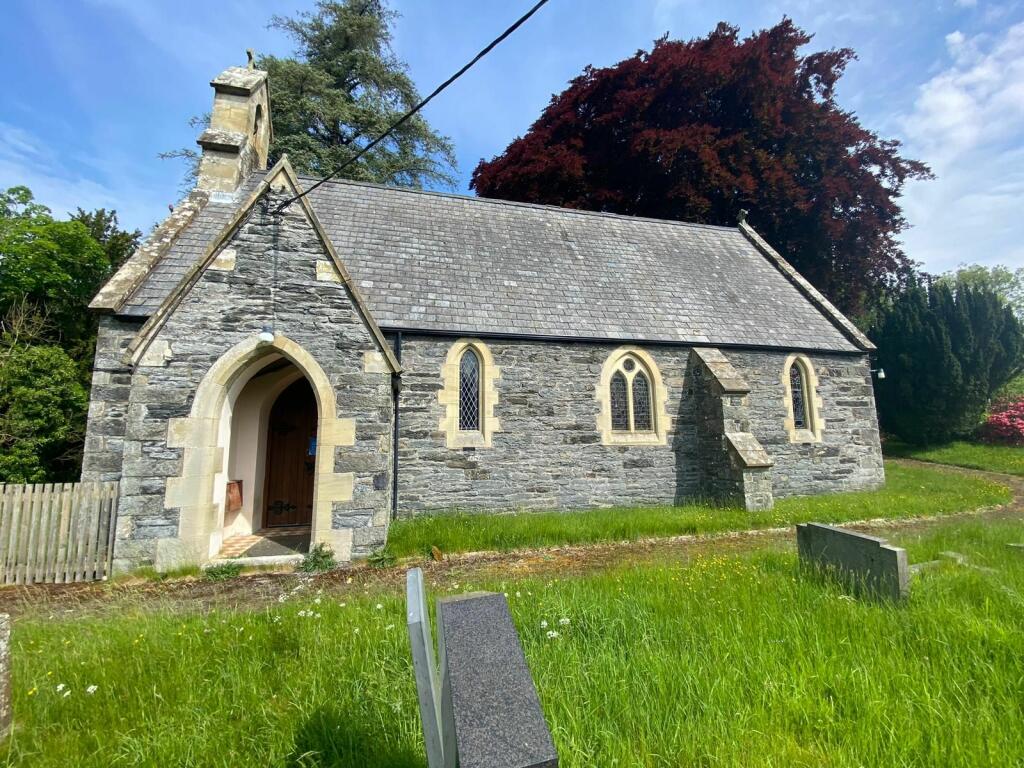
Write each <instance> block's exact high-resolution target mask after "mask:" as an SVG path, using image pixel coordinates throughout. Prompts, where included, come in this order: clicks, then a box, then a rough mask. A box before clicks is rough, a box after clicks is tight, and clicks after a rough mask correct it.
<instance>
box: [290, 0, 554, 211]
mask: <svg viewBox="0 0 1024 768" xmlns="http://www.w3.org/2000/svg"><path fill="white" fill-rule="evenodd" d="M547 3H548V0H540V1H539V2H538V3H536V4H535V5H534V6H533V7H532V8H530V10H528V11H527V12H526V13H524V14H523V15H522V16H520V17H519V19H518V20H517V21H516V22H515V23H514V24H512V26H510V27H509V28H508V29H506V30H505V31H504V32H502V33H501V34H500V35H498V36H497V37H496V38H494V40H492V41H491V42H490V43H489V44H488V45H487V47H486V48H484V49H483V50H481V51H480V53H478V54H477V55H476V56H474V57H473V59H472V60H471V61H470V62H469V63H468V64H466V65H465V66H464V67H462V69H460V70H459V71H458V72H456V73H455V74H454V75H452V76H451V77H449V78H448V79H447V80H445V81H444V82H443V83H441V84H440V85H439V86H437V88H435V89H434V90H433V91H431V92H430V94H429V95H428V96H427V97H426V98H425V99H423V100H422V101H420V102H419V104H417V105H416V106H415V107H413V108H412V109H410V110H409V111H408V112H406V113H405V114H404V115H402V116H401V117H400V118H398V119H397V120H396V121H395V122H393V123H392V124H391V125H390V126H388V128H387V130H386V131H384V133H382V134H381V135H380V136H378V137H377V138H376V139H374V140H373V141H371V142H370V143H369V144H367V145H366V146H364V147H363V148H362V149H360V150H359V151H358V152H356V154H354V155H353V156H352V157H350V158H349V159H348V160H346V161H345V162H344V163H342V164H341V165H340V166H338V167H337V168H335V169H334V171H332V172H331V173H329V174H328V175H326V176H324V177H323V178H322V179H320V180H319V181H318V182H316V183H315V184H313V185H312V186H311V187H308V188H307V189H305V190H303V191H302V192H300V193H299V194H297V195H295V196H294V197H290V198H288V199H287V200H285V201H284V202H283V203H281V204H280V205H279V206H277V208H275V209H274V213H280V212H281V211H283V210H284V209H285V208H287V207H288V206H289V205H291V204H292V203H294V202H295V201H296V200H298V199H299V198H301V197H305V196H306V195H308V194H309V193H310V192H312V191H313V190H314V189H316V188H317V187H319V186H320V185H321V184H324V183H326V182H328V181H330V180H331V179H333V178H334V177H335V176H337V175H338V174H339V173H341V172H342V171H343V170H345V169H346V168H348V166H350V165H352V164H353V163H354V162H356V161H357V160H358V159H359V158H360V157H362V156H363V155H365V154H366V153H367V152H369V151H370V150H371V149H373V148H374V147H375V146H377V145H378V144H380V143H381V142H382V141H384V139H386V138H387V137H388V136H390V135H391V133H392V132H393V131H394V130H395V129H396V128H399V127H401V126H402V124H404V123H405V122H406V121H408V120H409V119H410V118H412V117H413V116H414V115H415V114H416V113H417V112H419V111H420V110H421V109H423V108H424V107H425V106H427V104H429V103H430V101H431V99H433V98H434V97H435V96H437V95H438V94H439V93H441V91H443V90H444V89H445V88H447V87H448V86H449V85H451V84H452V83H454V82H455V81H456V80H458V79H459V78H460V77H462V76H463V75H464V74H465V73H466V72H467V71H468V70H469V69H470V68H471V67H472V66H473V65H474V64H476V63H477V62H478V61H480V59H482V58H483V57H484V56H486V55H487V54H488V53H490V52H491V51H492V50H494V49H495V48H496V47H497V46H498V45H499V44H500V43H501V42H502V41H503V40H504V39H505V38H506V37H508V36H509V35H511V34H512V33H513V32H515V31H516V30H517V29H519V27H521V26H523V24H525V23H526V22H527V20H528V19H529V18H530V17H531V16H533V14H535V13H536V12H537V11H539V10H540V9H541V8H542V7H543V6H544V5H547Z"/></svg>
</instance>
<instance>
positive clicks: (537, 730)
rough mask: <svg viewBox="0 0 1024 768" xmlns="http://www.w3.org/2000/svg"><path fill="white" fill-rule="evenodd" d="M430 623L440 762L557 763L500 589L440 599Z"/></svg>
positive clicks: (537, 767) (482, 766)
mask: <svg viewBox="0 0 1024 768" xmlns="http://www.w3.org/2000/svg"><path fill="white" fill-rule="evenodd" d="M437 626H438V638H437V643H438V649H439V651H440V657H441V712H442V716H441V719H442V731H443V733H444V744H445V748H444V759H445V768H557V766H558V753H557V752H555V745H554V742H553V741H552V739H551V731H550V730H548V725H547V722H546V721H545V720H544V712H543V711H542V710H541V707H540V699H539V697H538V696H537V689H536V687H534V684H533V677H532V676H531V675H530V668H529V666H527V663H526V657H525V656H524V655H523V649H522V646H521V645H520V643H519V635H518V633H517V632H516V628H515V625H514V624H513V623H512V615H511V614H510V613H509V610H508V602H507V601H506V600H505V596H504V595H500V594H493V593H486V592H484V593H476V594H469V595H459V596H457V597H445V598H441V599H440V600H438V601H437ZM453 744H454V746H455V749H450V746H451V745H453Z"/></svg>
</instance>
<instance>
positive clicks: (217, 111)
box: [196, 52, 272, 192]
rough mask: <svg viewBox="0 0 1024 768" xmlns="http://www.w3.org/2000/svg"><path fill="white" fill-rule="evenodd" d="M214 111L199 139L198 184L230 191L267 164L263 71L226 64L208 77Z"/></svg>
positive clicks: (268, 136) (268, 128)
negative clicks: (200, 150)
mask: <svg viewBox="0 0 1024 768" xmlns="http://www.w3.org/2000/svg"><path fill="white" fill-rule="evenodd" d="M210 85H211V86H213V93H214V96H213V111H212V112H211V113H210V127H209V128H207V129H206V130H205V131H203V134H202V136H200V137H199V139H198V140H197V143H198V144H199V146H200V147H202V157H201V159H200V163H199V180H198V182H197V184H196V186H197V187H198V188H199V189H203V190H208V191H210V192H234V191H235V190H236V189H238V186H239V184H241V183H242V181H243V180H245V178H246V177H247V176H248V175H249V174H250V173H252V172H253V171H254V170H263V169H265V168H266V167H267V155H268V154H269V152H270V140H271V138H272V132H271V126H270V92H269V89H268V84H267V73H266V72H262V71H260V70H258V69H256V68H255V66H254V65H253V60H252V53H251V52H250V53H249V64H248V66H247V67H229V68H228V69H226V70H224V71H223V72H221V73H220V74H219V75H217V77H215V78H214V79H213V80H212V81H210Z"/></svg>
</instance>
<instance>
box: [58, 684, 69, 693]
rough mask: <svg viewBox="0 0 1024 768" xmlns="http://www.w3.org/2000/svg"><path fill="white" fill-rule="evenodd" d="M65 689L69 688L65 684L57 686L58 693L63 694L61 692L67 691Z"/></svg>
mask: <svg viewBox="0 0 1024 768" xmlns="http://www.w3.org/2000/svg"><path fill="white" fill-rule="evenodd" d="M65 688H67V686H66V685H64V683H60V684H59V685H58V686H57V693H60V692H61V691H63V690H64V689H65Z"/></svg>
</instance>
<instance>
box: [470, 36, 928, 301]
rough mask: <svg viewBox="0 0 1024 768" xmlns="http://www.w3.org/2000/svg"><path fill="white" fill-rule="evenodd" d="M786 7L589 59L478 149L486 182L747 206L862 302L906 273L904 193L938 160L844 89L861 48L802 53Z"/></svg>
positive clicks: (810, 273) (633, 201)
mask: <svg viewBox="0 0 1024 768" xmlns="http://www.w3.org/2000/svg"><path fill="white" fill-rule="evenodd" d="M810 39H811V37H810V36H809V35H807V34H806V33H804V32H803V31H802V30H800V29H798V28H797V27H796V26H795V25H794V24H793V23H792V21H790V20H789V19H783V20H782V21H781V22H780V23H779V24H778V25H776V26H775V27H773V28H771V29H768V30H764V31H761V32H759V33H757V34H754V35H752V36H750V37H749V38H747V39H745V40H741V39H740V38H739V36H738V30H737V28H735V27H731V26H729V25H727V24H724V23H723V24H719V25H718V28H717V29H715V31H714V32H712V33H711V34H710V35H708V36H707V37H705V38H700V39H697V40H691V41H689V42H681V41H674V40H668V39H665V38H663V39H661V40H658V41H656V42H655V44H654V48H653V49H652V50H651V51H650V52H645V51H639V52H637V54H636V55H635V56H633V57H632V58H629V59H626V60H625V61H622V62H620V63H619V64H616V65H615V66H612V67H607V68H603V69H595V68H593V67H588V68H587V69H586V70H585V71H584V73H583V74H582V75H581V76H579V77H577V78H576V79H575V80H573V81H572V83H571V84H570V86H569V88H568V89H567V90H566V91H565V92H563V93H562V94H560V95H558V96H555V97H553V98H552V100H551V104H550V105H549V106H548V107H547V108H546V109H545V110H544V112H543V114H542V115H541V116H540V119H538V120H537V122H536V123H534V124H533V126H532V127H531V128H530V130H529V132H527V134H526V135H525V136H523V137H521V138H518V139H516V140H515V141H513V142H512V143H511V144H510V145H509V146H508V147H507V148H506V149H505V151H504V153H502V154H501V155H499V156H498V157H496V158H494V159H493V160H490V161H481V162H480V164H479V165H478V166H477V168H476V170H475V171H474V172H473V180H472V187H473V189H475V190H476V192H477V193H478V194H480V195H482V196H484V197H497V198H504V199H508V200H522V201H529V202H538V203H548V204H552V205H561V206H567V207H570V208H585V209H589V210H599V211H614V212H617V213H625V214H632V215H638V216H652V217H656V218H666V219H681V220H686V221H700V222H705V223H712V224H726V225H732V224H734V223H735V221H736V216H737V214H738V212H739V210H740V209H741V208H746V209H748V210H749V211H750V216H749V219H748V220H749V221H750V223H751V224H752V225H753V226H754V227H755V228H756V229H758V231H759V232H760V233H761V234H762V235H764V236H765V237H766V239H767V240H768V241H769V242H771V243H772V244H773V245H774V246H775V247H776V248H777V249H778V250H779V251H780V252H781V253H782V254H783V255H784V256H786V257H787V258H788V259H789V260H790V261H791V262H792V263H793V265H794V266H795V267H797V269H799V270H800V271H801V272H802V273H803V274H804V275H805V276H806V277H807V278H808V279H809V280H811V282H813V283H814V284H815V285H816V286H818V288H820V289H821V290H823V291H824V292H825V293H826V295H828V296H829V297H830V298H832V299H833V301H835V302H836V303H837V304H839V306H840V307H841V308H843V309H845V310H847V311H849V312H852V313H857V312H859V311H860V310H862V309H863V307H864V305H865V302H866V301H867V300H869V299H870V298H871V297H873V296H874V295H876V293H877V292H878V291H880V290H881V289H882V288H884V287H885V286H887V285H890V284H892V283H893V282H895V281H898V280H900V279H902V278H903V277H905V276H906V274H907V273H908V272H909V270H910V267H911V262H909V260H908V259H907V257H906V256H905V255H904V254H903V252H902V251H901V249H900V247H899V244H898V243H897V241H896V235H897V234H898V233H899V232H900V231H901V230H903V229H904V228H905V227H906V222H905V220H904V218H903V215H902V213H901V211H900V208H899V206H898V205H897V204H896V199H897V197H898V196H899V192H900V190H901V188H902V187H903V185H904V183H905V182H906V181H907V180H908V179H914V178H927V177H929V176H930V172H929V170H928V168H927V167H926V166H925V165H924V164H922V163H920V162H917V161H913V160H905V159H903V158H901V157H900V156H899V155H898V154H897V151H898V149H899V142H896V141H888V140H884V139H880V138H879V137H878V136H877V135H876V134H874V133H872V132H871V131H868V130H866V129H865V128H863V127H861V125H860V124H859V123H858V122H857V119H856V117H855V116H854V115H853V114H852V113H850V112H846V111H843V110H842V109H840V108H839V106H838V105H837V104H836V102H835V99H834V89H835V85H836V82H837V81H838V80H839V78H840V77H841V76H842V74H843V70H844V69H845V67H846V65H847V64H848V63H849V62H850V61H851V60H852V59H853V58H854V53H853V51H851V50H849V49H842V50H831V51H824V52H821V53H813V54H810V55H807V56H801V55H800V54H799V53H798V51H799V49H800V48H801V47H802V46H804V45H806V44H807V43H808V42H810Z"/></svg>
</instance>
